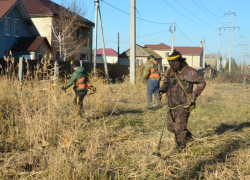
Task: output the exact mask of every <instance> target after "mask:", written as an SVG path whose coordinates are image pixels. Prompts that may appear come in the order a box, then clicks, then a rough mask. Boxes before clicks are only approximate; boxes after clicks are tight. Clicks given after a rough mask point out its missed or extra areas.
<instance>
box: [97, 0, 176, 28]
mask: <svg viewBox="0 0 250 180" xmlns="http://www.w3.org/2000/svg"><path fill="white" fill-rule="evenodd" d="M101 1H103V2H104V3H106V4H108V5H109V6H111V7H113V8H115V9H116V10H118V11H121V12H123V13H125V14H127V15H130V13H127V12H125V11H123V10H121V9H119V8H117V7H115V6H113V5H112V4H109V3H108V2H106V1H104V0H101ZM136 18H137V19H140V20H143V21H146V22H149V23H154V24H172V23H161V22H154V21H150V20H147V19H143V18H139V17H136Z"/></svg>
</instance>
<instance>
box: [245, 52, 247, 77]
mask: <svg viewBox="0 0 250 180" xmlns="http://www.w3.org/2000/svg"><path fill="white" fill-rule="evenodd" d="M245 73H247V48H246V47H245Z"/></svg>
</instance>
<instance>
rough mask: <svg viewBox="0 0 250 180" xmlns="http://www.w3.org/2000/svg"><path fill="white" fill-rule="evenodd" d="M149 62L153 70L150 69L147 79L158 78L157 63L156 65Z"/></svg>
mask: <svg viewBox="0 0 250 180" xmlns="http://www.w3.org/2000/svg"><path fill="white" fill-rule="evenodd" d="M149 62H151V63H152V64H153V68H151V69H150V74H149V76H148V78H154V77H157V78H158V77H160V74H159V73H158V62H156V64H155V63H154V62H152V61H149Z"/></svg>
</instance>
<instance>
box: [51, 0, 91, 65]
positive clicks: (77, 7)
mask: <svg viewBox="0 0 250 180" xmlns="http://www.w3.org/2000/svg"><path fill="white" fill-rule="evenodd" d="M64 4H65V3H64V2H62V6H60V7H59V8H58V7H55V8H57V9H56V10H57V12H58V13H57V16H56V18H54V19H53V23H52V33H53V37H52V41H53V46H54V47H53V48H54V51H55V52H56V55H55V56H56V60H59V61H65V60H66V59H68V58H69V57H73V58H74V56H75V54H76V53H78V52H80V51H81V50H82V48H83V47H84V45H86V43H87V39H88V37H87V36H85V37H84V36H83V35H81V34H80V33H79V29H80V27H82V26H84V22H83V21H84V18H83V16H84V15H85V14H86V10H85V8H84V4H83V3H80V2H78V1H77V0H73V1H71V3H69V4H67V6H65V7H64Z"/></svg>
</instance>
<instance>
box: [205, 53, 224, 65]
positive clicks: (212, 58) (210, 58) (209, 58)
mask: <svg viewBox="0 0 250 180" xmlns="http://www.w3.org/2000/svg"><path fill="white" fill-rule="evenodd" d="M218 58H219V60H220V61H221V57H220V55H219V57H218ZM205 63H206V64H207V65H210V66H211V67H212V68H214V67H216V66H217V54H205Z"/></svg>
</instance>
